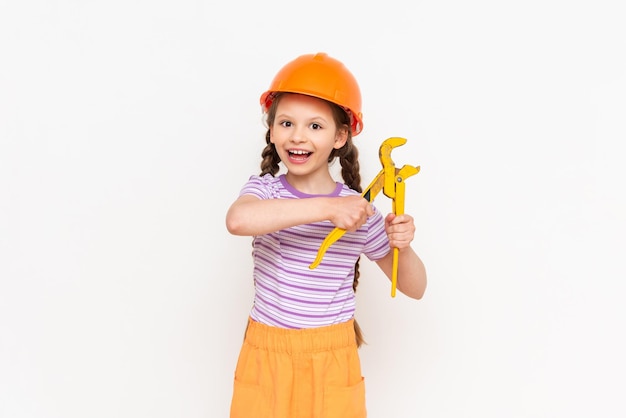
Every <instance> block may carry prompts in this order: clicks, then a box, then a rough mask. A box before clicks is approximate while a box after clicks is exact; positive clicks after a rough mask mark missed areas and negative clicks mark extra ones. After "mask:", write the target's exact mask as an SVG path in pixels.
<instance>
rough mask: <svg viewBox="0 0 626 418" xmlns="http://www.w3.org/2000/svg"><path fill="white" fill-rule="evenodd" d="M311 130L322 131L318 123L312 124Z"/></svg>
mask: <svg viewBox="0 0 626 418" xmlns="http://www.w3.org/2000/svg"><path fill="white" fill-rule="evenodd" d="M311 129H313V130H317V129H322V125H320V124H319V123H312V124H311Z"/></svg>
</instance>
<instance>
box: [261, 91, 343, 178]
mask: <svg viewBox="0 0 626 418" xmlns="http://www.w3.org/2000/svg"><path fill="white" fill-rule="evenodd" d="M347 139H348V133H347V131H346V129H337V126H336V124H335V120H334V118H333V112H332V110H331V107H330V105H329V104H328V103H326V102H325V101H324V100H321V99H318V98H315V97H311V96H306V95H302V94H285V95H283V96H282V97H281V98H280V102H279V103H278V106H277V108H276V117H275V118H274V123H273V124H272V126H270V141H271V142H272V143H273V144H274V146H275V147H276V151H277V152H278V155H279V156H280V159H281V160H282V162H283V163H284V164H285V166H286V168H287V171H288V173H287V176H288V180H289V181H290V183H291V184H292V185H293V186H294V187H297V185H296V184H294V182H296V183H297V182H302V181H306V182H307V183H309V184H310V183H311V180H320V183H322V181H325V182H326V184H328V180H329V179H330V178H331V176H330V172H329V168H328V157H329V156H330V153H331V152H332V150H333V149H335V148H336V149H339V148H341V147H342V146H343V145H344V144H345V143H346V141H347ZM333 184H334V182H333Z"/></svg>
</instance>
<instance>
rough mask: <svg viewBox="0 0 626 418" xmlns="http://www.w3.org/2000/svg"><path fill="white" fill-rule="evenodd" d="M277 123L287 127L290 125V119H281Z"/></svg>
mask: <svg viewBox="0 0 626 418" xmlns="http://www.w3.org/2000/svg"><path fill="white" fill-rule="evenodd" d="M278 124H279V125H280V126H284V127H285V128H289V127H290V126H291V125H292V123H291V122H290V121H288V120H283V121H281V122H279V123H278Z"/></svg>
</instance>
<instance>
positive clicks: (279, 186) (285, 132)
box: [226, 53, 426, 418]
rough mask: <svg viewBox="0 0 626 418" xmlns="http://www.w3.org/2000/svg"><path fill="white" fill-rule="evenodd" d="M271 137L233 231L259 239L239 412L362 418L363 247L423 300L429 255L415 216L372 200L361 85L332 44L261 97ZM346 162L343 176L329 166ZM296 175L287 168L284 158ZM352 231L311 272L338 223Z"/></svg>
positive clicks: (284, 417)
mask: <svg viewBox="0 0 626 418" xmlns="http://www.w3.org/2000/svg"><path fill="white" fill-rule="evenodd" d="M261 106H262V108H263V111H264V112H265V113H266V121H267V126H268V130H267V134H266V136H265V141H266V143H267V146H266V147H265V149H264V150H263V152H262V157H263V160H262V162H261V174H260V175H258V176H252V177H250V179H249V181H248V182H247V183H246V184H245V185H244V186H243V188H242V190H241V192H240V195H239V198H238V199H237V200H236V201H235V202H234V203H233V204H232V206H231V207H230V209H229V210H228V213H227V215H226V225H227V228H228V231H229V232H230V233H232V234H235V235H245V236H252V237H254V238H253V252H252V256H253V260H254V272H253V276H254V286H255V297H254V303H253V306H252V309H251V312H250V317H249V319H248V327H247V329H246V334H245V339H244V343H243V346H242V349H241V352H240V355H239V360H238V362H237V367H236V370H235V379H234V390H233V398H232V403H231V415H230V416H231V418H269V417H271V418H329V417H337V418H338V417H341V418H351V417H354V418H357V417H358V418H363V417H365V416H366V410H365V387H364V381H363V377H362V375H361V366H360V359H359V355H358V352H357V349H358V347H359V346H360V345H361V343H362V342H363V338H362V336H361V332H360V329H359V327H358V325H357V323H356V321H355V320H354V311H355V294H354V292H355V290H356V287H357V284H358V279H359V258H360V256H361V254H364V255H365V256H367V257H368V258H369V259H370V260H373V261H375V262H376V263H377V264H378V265H379V266H380V268H381V270H382V271H383V272H384V273H385V274H386V275H387V276H388V277H389V278H391V274H392V263H393V251H391V248H394V247H395V248H398V249H399V263H398V279H397V280H398V281H397V288H398V290H400V291H401V292H402V293H404V294H405V295H407V296H409V297H411V298H415V299H420V298H421V297H422V295H423V294H424V291H425V288H426V272H425V269H424V265H423V264H422V261H421V260H420V258H419V257H418V256H417V254H416V253H415V252H414V251H413V249H412V248H411V247H410V243H411V241H412V240H413V237H414V231H415V226H414V223H413V218H412V217H411V216H409V215H407V214H404V215H398V216H394V215H393V214H388V215H387V216H386V217H385V218H383V216H382V214H381V213H380V212H379V211H378V210H377V209H376V208H375V207H374V206H373V205H371V204H370V203H369V202H368V201H367V200H366V199H364V198H363V197H361V195H360V193H361V191H362V190H361V176H360V174H359V161H358V151H357V149H356V147H355V146H354V144H353V142H352V138H353V137H354V136H356V135H358V134H359V133H360V132H361V130H362V127H363V124H362V115H361V93H360V90H359V86H358V84H357V82H356V80H355V79H354V77H353V75H352V74H351V73H350V71H349V70H348V69H347V68H346V67H345V66H344V65H343V64H342V63H341V62H339V61H337V60H336V59H334V58H331V57H329V56H328V55H326V54H324V53H318V54H315V55H302V56H300V57H298V58H296V59H295V60H293V61H291V62H289V63H288V64H287V65H285V66H284V67H283V68H282V69H281V70H280V71H279V72H278V74H277V75H276V77H275V78H274V80H273V82H272V84H271V86H270V89H269V90H268V91H267V92H265V93H263V94H262V96H261ZM336 158H338V159H339V162H340V164H341V175H342V178H343V181H344V182H345V184H343V183H339V182H336V181H335V180H334V179H333V177H332V175H331V172H330V169H329V163H331V162H333V161H334V160H335V159H336ZM281 162H282V164H283V165H284V168H285V169H286V172H285V174H282V175H280V176H278V177H276V174H277V173H278V172H279V169H280V167H279V163H281ZM335 227H339V228H342V229H345V230H346V231H347V232H346V234H345V235H344V236H343V237H342V238H341V239H339V240H338V241H337V242H336V243H334V244H333V245H332V246H331V247H330V248H329V249H328V250H327V251H326V254H325V256H324V258H323V260H322V262H321V264H320V265H319V266H318V267H317V268H315V269H310V268H309V266H310V264H311V263H312V262H313V260H314V259H315V257H316V255H317V251H318V249H319V247H320V245H321V243H322V241H323V240H324V238H325V237H326V235H328V233H329V232H330V231H332V229H333V228H335Z"/></svg>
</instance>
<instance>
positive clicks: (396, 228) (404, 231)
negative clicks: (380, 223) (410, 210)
mask: <svg viewBox="0 0 626 418" xmlns="http://www.w3.org/2000/svg"><path fill="white" fill-rule="evenodd" d="M385 231H386V232H387V236H388V237H389V246H390V247H391V248H398V249H403V248H407V247H409V246H410V245H411V241H413V238H414V236H415V224H414V222H413V217H412V216H411V215H407V214H406V213H405V214H403V215H397V216H396V215H394V214H393V213H390V214H388V215H387V217H386V218H385Z"/></svg>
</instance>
